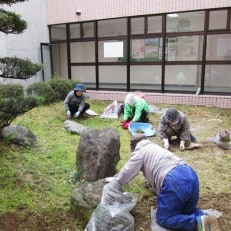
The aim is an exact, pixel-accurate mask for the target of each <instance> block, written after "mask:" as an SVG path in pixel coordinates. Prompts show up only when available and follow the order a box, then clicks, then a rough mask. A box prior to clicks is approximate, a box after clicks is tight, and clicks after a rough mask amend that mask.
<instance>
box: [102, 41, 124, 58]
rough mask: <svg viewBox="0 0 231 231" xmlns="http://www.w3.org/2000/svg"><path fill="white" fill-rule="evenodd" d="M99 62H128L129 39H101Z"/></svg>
mask: <svg viewBox="0 0 231 231" xmlns="http://www.w3.org/2000/svg"><path fill="white" fill-rule="evenodd" d="M98 51H99V62H126V61H127V40H110V41H99V44H98Z"/></svg>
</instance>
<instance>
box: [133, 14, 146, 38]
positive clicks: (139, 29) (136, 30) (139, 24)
mask: <svg viewBox="0 0 231 231" xmlns="http://www.w3.org/2000/svg"><path fill="white" fill-rule="evenodd" d="M131 34H144V17H139V18H131Z"/></svg>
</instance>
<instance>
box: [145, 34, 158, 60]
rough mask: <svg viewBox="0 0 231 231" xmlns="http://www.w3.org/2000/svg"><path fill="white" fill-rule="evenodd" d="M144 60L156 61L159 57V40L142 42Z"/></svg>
mask: <svg viewBox="0 0 231 231" xmlns="http://www.w3.org/2000/svg"><path fill="white" fill-rule="evenodd" d="M144 44H145V46H144V51H145V58H147V59H150V58H151V59H158V57H159V39H158V38H155V39H145V40H144Z"/></svg>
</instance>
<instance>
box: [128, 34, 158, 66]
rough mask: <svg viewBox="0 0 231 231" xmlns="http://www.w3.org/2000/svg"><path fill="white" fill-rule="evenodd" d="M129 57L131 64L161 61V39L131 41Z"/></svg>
mask: <svg viewBox="0 0 231 231" xmlns="http://www.w3.org/2000/svg"><path fill="white" fill-rule="evenodd" d="M130 56H131V58H130V60H131V61H133V62H147V61H160V60H162V38H146V39H132V40H131V49H130Z"/></svg>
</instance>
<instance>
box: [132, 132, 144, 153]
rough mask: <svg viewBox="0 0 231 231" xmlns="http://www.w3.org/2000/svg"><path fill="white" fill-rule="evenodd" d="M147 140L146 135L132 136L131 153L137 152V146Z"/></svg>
mask: <svg viewBox="0 0 231 231" xmlns="http://www.w3.org/2000/svg"><path fill="white" fill-rule="evenodd" d="M145 139H147V136H145V135H144V134H135V135H133V136H132V138H131V141H130V148H131V151H132V152H133V151H134V150H135V147H136V145H137V144H138V143H139V142H140V141H141V140H145Z"/></svg>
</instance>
